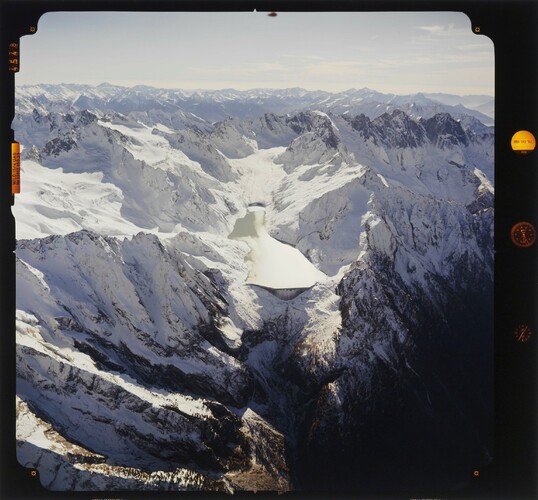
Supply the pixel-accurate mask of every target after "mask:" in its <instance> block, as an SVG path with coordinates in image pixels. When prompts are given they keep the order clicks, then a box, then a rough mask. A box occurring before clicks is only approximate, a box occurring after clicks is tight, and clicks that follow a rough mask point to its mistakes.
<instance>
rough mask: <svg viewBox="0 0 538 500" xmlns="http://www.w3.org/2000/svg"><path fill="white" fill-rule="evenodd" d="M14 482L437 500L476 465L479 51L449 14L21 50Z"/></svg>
mask: <svg viewBox="0 0 538 500" xmlns="http://www.w3.org/2000/svg"><path fill="white" fill-rule="evenodd" d="M20 52H21V66H20V71H19V72H18V73H17V74H16V76H15V85H16V89H15V90H16V94H15V99H16V109H15V117H14V120H13V123H12V128H13V130H14V133H15V140H16V141H17V142H18V143H19V144H20V149H21V174H20V184H21V193H20V194H18V195H17V196H16V199H15V204H14V206H13V209H12V211H13V216H14V218H15V224H16V239H17V245H16V336H17V338H16V341H17V360H16V365H17V381H16V383H17V397H16V400H15V401H13V405H14V409H15V410H16V415H17V416H16V427H17V429H16V434H17V435H16V439H17V459H18V462H19V463H20V464H21V465H22V466H24V467H28V468H30V469H33V470H36V471H37V473H38V475H39V481H40V483H41V485H42V487H43V488H44V489H46V490H54V491H93V492H95V491H126V490H137V491H147V492H155V491H217V492H224V493H229V494H232V493H234V492H241V491H249V492H278V493H283V492H289V491H293V492H303V493H304V492H337V493H338V492H366V493H378V492H389V493H390V492H393V491H402V490H403V491H410V492H411V491H417V490H421V491H423V490H427V489H430V488H442V489H444V490H446V489H448V490H451V489H453V490H458V489H460V488H463V487H465V485H466V484H467V483H468V482H469V481H470V480H472V477H473V471H475V470H477V469H480V468H481V467H484V466H485V465H487V464H488V463H490V462H491V461H492V459H493V458H494V455H495V454H494V442H493V423H494V403H493V402H494V397H493V394H494V381H493V359H494V356H493V284H494V280H493V265H494V250H493V236H494V231H493V228H494V226H493V223H494V120H495V117H494V97H495V96H494V46H493V43H492V41H491V40H490V39H489V38H488V37H486V36H483V35H480V34H476V33H474V32H473V30H472V29H471V21H470V19H469V18H468V17H467V16H466V15H464V14H463V13H458V12H325V13H321V12H277V13H271V15H268V13H267V12H257V11H254V12H161V13H159V12H50V13H47V14H45V15H43V16H42V17H41V18H40V20H39V23H38V25H37V30H36V33H34V34H31V35H27V36H23V37H21V39H20Z"/></svg>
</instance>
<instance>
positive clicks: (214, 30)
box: [16, 12, 494, 96]
mask: <svg viewBox="0 0 538 500" xmlns="http://www.w3.org/2000/svg"><path fill="white" fill-rule="evenodd" d="M37 28H38V29H37V32H36V33H35V34H33V35H26V36H23V37H21V51H20V52H21V56H20V59H21V64H20V72H19V73H18V74H17V75H16V83H17V84H18V85H21V84H38V83H41V82H43V81H48V82H50V83H51V84H57V83H61V82H66V81H70V82H73V83H75V84H76V83H83V82H84V83H86V84H91V85H98V84H100V83H102V82H109V83H111V84H115V85H120V86H129V87H132V86H136V85H148V86H154V87H156V88H168V89H170V88H175V89H189V90H199V89H204V90H216V89H219V90H222V89H227V88H233V89H236V90H248V89H258V88H272V89H285V88H295V87H300V88H304V89H305V90H308V91H314V90H318V89H322V90H324V91H327V92H332V93H338V92H342V91H345V90H348V89H351V88H356V89H361V88H364V87H367V88H370V89H375V90H376V91H378V92H382V93H390V94H396V95H410V94H415V93H419V92H423V93H447V94H453V95H460V96H464V95H491V96H493V95H494V47H493V42H492V41H491V40H490V39H489V38H487V37H485V36H483V35H476V34H475V33H473V32H472V29H471V22H470V20H469V18H468V17H467V16H466V15H465V14H463V13H458V12H319V13H312V12H307V13H300V12H282V13H279V14H278V16H277V17H269V16H267V13H263V12H172V13H170V12H168V13H159V12H146V13H141V12H54V13H47V14H44V15H43V16H42V17H41V19H40V20H39V23H38V26H37Z"/></svg>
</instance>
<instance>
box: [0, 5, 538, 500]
mask: <svg viewBox="0 0 538 500" xmlns="http://www.w3.org/2000/svg"><path fill="white" fill-rule="evenodd" d="M254 9H256V10H258V11H259V12H270V11H277V12H278V11H348V10H351V11H380V12H381V11H415V12H417V11H458V12H463V13H465V14H467V15H468V16H469V18H470V19H471V22H472V29H473V30H474V31H475V32H478V31H479V33H480V35H486V36H488V37H489V38H491V40H492V41H493V43H494V46H495V448H494V459H493V461H492V463H491V464H490V465H489V466H488V467H486V468H484V469H483V470H480V471H479V476H478V477H476V478H473V479H472V480H471V481H470V484H469V486H468V487H467V488H466V489H464V490H462V491H456V492H446V491H416V492H405V493H403V494H402V495H401V497H402V498H411V497H413V498H425V497H429V498H432V497H435V498H440V497H443V498H513V499H516V498H522V499H526V498H529V499H530V498H538V477H537V474H538V462H537V449H538V433H537V430H538V411H537V410H538V405H537V396H538V384H537V380H538V377H537V375H538V371H537V365H538V312H537V310H538V300H537V299H538V296H537V290H538V259H537V252H538V244H535V245H534V246H533V247H531V248H523V249H522V248H518V247H516V246H515V245H513V244H512V242H511V239H510V230H511V227H512V226H513V225H514V224H515V223H516V222H519V221H529V222H531V223H533V224H534V225H535V226H537V225H538V202H537V195H538V191H537V188H538V150H535V151H534V152H533V153H530V154H527V155H516V154H515V153H514V152H513V151H512V150H511V146H510V139H511V137H512V135H513V134H514V133H515V132H516V131H518V130H529V131H531V132H533V133H534V134H535V136H536V137H538V2H537V1H536V0H489V1H488V0H469V1H464V0H454V1H451V0H438V1H435V0H414V1H410V0H378V1H373V0H356V1H353V2H352V1H349V0H336V1H334V2H330V3H327V2H321V1H319V0H312V1H310V2H308V3H299V2H294V1H293V0H290V1H288V2H284V1H281V0H276V1H267V0H260V1H257V0H249V1H236V0H231V1H229V2H225V1H223V0H217V1H211V2H207V1H203V0H201V1H193V0H185V1H176V0H157V1H154V2H151V1H144V0H112V1H109V2H107V1H102V0H100V1H95V2H94V1H89V0H81V1H76V0H63V1H62V0H0V47H1V51H0V54H1V56H0V61H1V63H0V126H1V131H0V221H1V222H0V241H1V250H0V251H1V253H0V331H1V335H0V401H1V412H0V454H1V455H0V456H1V458H0V498H5V499H10V498H25V499H26V498H39V497H45V498H150V497H153V494H152V493H148V492H145V493H137V492H110V493H108V494H107V493H106V492H83V493H76V494H75V493H74V492H50V491H48V490H45V489H44V488H42V487H41V485H40V483H39V479H38V478H37V477H32V476H31V473H30V471H29V470H28V469H25V468H23V467H22V466H20V465H19V464H18V462H17V459H16V455H15V438H14V436H15V412H14V405H13V402H14V400H15V336H14V331H15V314H14V312H15V294H14V290H15V257H14V253H13V252H14V249H15V225H14V219H13V216H12V213H11V206H12V205H13V200H14V198H13V195H11V179H10V176H11V170H10V165H11V147H10V143H11V142H12V141H13V138H14V137H13V130H12V129H11V122H12V119H13V115H14V88H15V75H14V73H12V72H11V71H9V69H8V61H7V59H8V55H7V52H8V46H9V43H10V42H17V41H19V38H20V37H21V36H23V35H27V34H30V33H31V31H30V28H31V27H32V26H34V27H35V26H37V22H38V19H39V17H40V16H41V15H42V14H43V13H45V12H53V11H176V10H179V11H201V10H211V11H253V10H254ZM20 58H21V65H24V54H21V56H20ZM521 323H525V324H527V325H529V326H530V328H531V330H532V331H533V332H534V334H533V335H532V337H531V340H530V341H529V342H526V343H520V342H517V340H516V339H515V337H514V334H513V333H514V330H515V328H516V326H517V325H518V324H521ZM237 494H239V496H247V494H243V493H236V495H237ZM172 495H173V496H178V493H173V494H167V493H160V492H159V493H158V494H157V492H156V493H155V495H154V496H159V497H160V496H172ZM179 495H181V496H182V497H185V498H194V497H196V498H198V497H200V494H192V493H184V494H181V493H180V494H179ZM207 495H208V496H209V495H210V494H209V493H208V494H207ZM289 495H291V496H305V495H303V494H300V493H290V494H289ZM204 496H205V495H204ZM211 496H215V495H211ZM260 496H261V497H267V496H268V495H266V494H257V495H256V497H257V498H258V497H260ZM307 497H308V498H311V497H312V494H309V495H308V496H307ZM389 497H390V498H400V495H395V494H394V492H393V493H391V494H390V495H389ZM353 498H362V496H361V492H357V494H354V495H353ZM368 498H387V496H386V493H380V494H379V495H371V494H369V495H368Z"/></svg>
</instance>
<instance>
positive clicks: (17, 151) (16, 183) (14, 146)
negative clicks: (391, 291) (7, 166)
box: [11, 142, 21, 194]
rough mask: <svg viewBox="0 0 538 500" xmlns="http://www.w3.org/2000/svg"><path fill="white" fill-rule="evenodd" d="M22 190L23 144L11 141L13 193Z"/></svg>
mask: <svg viewBox="0 0 538 500" xmlns="http://www.w3.org/2000/svg"><path fill="white" fill-rule="evenodd" d="M20 192H21V145H20V144H19V143H18V142H12V143H11V194H16V193H20Z"/></svg>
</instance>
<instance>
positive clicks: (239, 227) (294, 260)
mask: <svg viewBox="0 0 538 500" xmlns="http://www.w3.org/2000/svg"><path fill="white" fill-rule="evenodd" d="M229 238H231V239H234V240H240V241H244V242H246V243H247V244H248V246H249V247H250V250H251V251H250V253H249V254H248V255H247V256H246V257H245V261H246V262H247V263H248V264H249V266H250V272H249V275H248V278H247V281H246V282H247V283H248V284H252V285H259V286H263V287H267V288H273V289H284V288H286V289H290V288H310V287H312V286H314V285H315V284H316V283H319V282H321V281H325V280H326V279H327V276H325V274H324V273H322V272H321V271H320V270H319V269H317V268H316V267H315V266H314V265H313V264H312V263H311V262H310V261H309V260H308V259H307V258H306V257H305V256H304V255H303V254H302V253H301V252H300V251H299V250H297V249H296V248H293V247H292V246H291V245H287V244H285V243H282V242H280V241H278V240H276V239H275V238H273V237H272V236H270V235H269V233H268V232H267V230H266V228H265V208H264V207H260V206H249V207H248V209H247V213H246V215H245V216H244V217H242V218H240V219H238V220H237V221H236V222H235V226H234V229H233V231H232V232H231V233H230V235H229Z"/></svg>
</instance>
